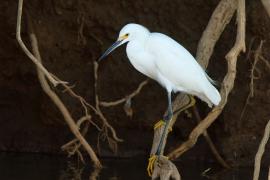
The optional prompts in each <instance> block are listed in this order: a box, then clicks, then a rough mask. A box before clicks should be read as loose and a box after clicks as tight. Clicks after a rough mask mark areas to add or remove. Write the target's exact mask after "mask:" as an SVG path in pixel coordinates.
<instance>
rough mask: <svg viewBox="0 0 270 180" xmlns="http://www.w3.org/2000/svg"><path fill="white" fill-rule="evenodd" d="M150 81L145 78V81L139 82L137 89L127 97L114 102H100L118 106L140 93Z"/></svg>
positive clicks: (104, 104) (105, 105)
mask: <svg viewBox="0 0 270 180" xmlns="http://www.w3.org/2000/svg"><path fill="white" fill-rule="evenodd" d="M147 83H148V79H147V80H144V81H143V82H141V83H140V84H139V86H138V87H137V89H136V90H135V91H133V92H132V93H131V94H129V95H128V96H126V97H125V98H121V99H118V100H116V101H112V102H106V101H100V102H99V104H100V105H101V106H103V107H110V106H117V105H119V104H121V103H124V102H126V101H127V100H128V99H131V98H133V97H135V96H136V95H138V94H139V93H140V92H141V90H142V88H143V87H144V86H145V85H146V84H147Z"/></svg>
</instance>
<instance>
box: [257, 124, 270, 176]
mask: <svg viewBox="0 0 270 180" xmlns="http://www.w3.org/2000/svg"><path fill="white" fill-rule="evenodd" d="M269 135H270V120H269V121H268V123H267V125H266V126H265V131H264V135H263V138H262V141H261V143H260V146H259V148H258V152H257V153H256V156H255V162H254V173H253V180H258V179H259V175H260V168H261V160H262V156H263V153H264V150H265V146H266V144H267V141H268V139H269ZM268 179H269V177H268Z"/></svg>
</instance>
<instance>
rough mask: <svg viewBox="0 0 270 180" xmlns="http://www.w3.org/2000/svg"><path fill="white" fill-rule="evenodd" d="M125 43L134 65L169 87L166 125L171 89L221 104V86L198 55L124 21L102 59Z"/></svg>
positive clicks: (209, 104)
mask: <svg viewBox="0 0 270 180" xmlns="http://www.w3.org/2000/svg"><path fill="white" fill-rule="evenodd" d="M124 43H127V48H126V52H127V56H128V59H129V61H130V62H131V64H132V65H133V66H134V68H135V69H137V70H138V71H139V72H141V73H142V74H144V75H146V76H148V77H150V78H152V79H154V80H156V81H157V82H158V83H159V84H161V85H162V86H163V87H164V88H165V89H166V90H167V93H168V111H167V115H166V116H165V117H164V119H165V123H166V125H168V124H169V121H170V119H171V118H172V116H173V110H172V104H171V93H172V92H179V91H180V92H184V93H187V94H191V95H195V96H197V97H198V98H200V99H201V100H202V101H204V102H206V103H207V104H208V106H209V107H212V105H213V104H214V105H218V104H219V102H220V100H221V97H220V94H219V92H218V90H217V89H216V88H215V87H214V86H213V85H212V84H213V83H214V81H213V80H212V79H211V78H210V77H209V76H208V75H207V74H206V72H205V71H204V70H203V69H202V67H201V66H200V65H199V64H198V62H197V61H196V60H195V58H194V57H193V56H192V55H191V54H190V53H189V52H188V51H187V50H186V49H185V48H184V47H183V46H181V45H180V44H178V43H177V42H176V41H175V40H173V39H172V38H170V37H169V36H167V35H165V34H161V33H156V32H153V33H151V32H150V31H149V30H148V29H147V28H145V27H144V26H142V25H139V24H127V25H125V26H124V27H123V28H122V29H121V31H120V33H119V37H118V39H117V41H116V42H115V43H114V44H113V45H112V46H111V47H110V48H109V49H108V50H107V51H106V52H105V53H104V54H103V55H102V56H101V57H100V58H99V60H101V59H103V58H104V57H105V56H107V55H108V54H109V53H110V52H112V51H113V50H114V49H115V48H117V47H119V46H120V45H122V44H124ZM165 127H166V126H165ZM165 129H166V128H165ZM163 139H164V133H163V135H162V138H161V142H160V144H159V148H158V150H157V155H160V147H161V146H162V143H163Z"/></svg>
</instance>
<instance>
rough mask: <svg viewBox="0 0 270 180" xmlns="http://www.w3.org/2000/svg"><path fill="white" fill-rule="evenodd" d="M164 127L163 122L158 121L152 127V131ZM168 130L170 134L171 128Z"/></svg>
mask: <svg viewBox="0 0 270 180" xmlns="http://www.w3.org/2000/svg"><path fill="white" fill-rule="evenodd" d="M164 125H165V121H163V120H160V121H158V122H157V123H156V124H155V125H154V130H156V129H158V128H160V127H162V126H164ZM168 130H169V132H171V131H172V127H169V129H168Z"/></svg>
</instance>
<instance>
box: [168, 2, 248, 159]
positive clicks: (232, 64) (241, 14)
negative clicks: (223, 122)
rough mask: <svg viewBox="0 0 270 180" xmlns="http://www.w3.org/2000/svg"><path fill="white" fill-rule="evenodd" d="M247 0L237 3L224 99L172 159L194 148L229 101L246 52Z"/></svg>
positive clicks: (173, 154) (222, 92) (224, 81)
mask: <svg viewBox="0 0 270 180" xmlns="http://www.w3.org/2000/svg"><path fill="white" fill-rule="evenodd" d="M245 50H246V46H245V0H238V4H237V36H236V42H235V44H234V46H233V48H232V49H231V50H230V51H229V53H228V54H227V55H226V59H227V63H228V72H227V74H226V76H225V78H224V80H223V83H222V88H221V91H220V94H221V97H222V100H221V102H220V104H219V105H218V106H217V107H215V108H214V109H213V110H212V111H211V112H210V113H209V114H208V115H207V117H206V118H205V119H204V120H203V121H201V122H200V123H199V124H198V125H197V126H196V127H195V128H194V129H193V131H192V132H191V134H190V136H189V139H188V140H187V141H186V142H184V143H183V144H182V145H181V146H179V147H178V148H176V149H175V150H174V151H173V152H171V153H170V154H169V157H170V158H171V159H175V158H177V157H179V156H180V155H182V154H183V153H184V152H186V151H187V150H188V149H190V148H192V147H193V146H194V144H195V143H196V142H197V139H198V137H199V136H200V135H201V134H202V133H203V131H204V130H205V129H207V128H208V127H209V126H210V125H211V124H212V123H213V122H214V121H215V119H216V118H217V117H218V116H219V115H220V113H221V112H222V110H223V108H224V106H225V105H226V103H227V99H228V95H229V93H230V91H231V90H232V88H233V86H234V80H235V77H236V62H237V57H238V55H239V54H240V53H241V52H245Z"/></svg>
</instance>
